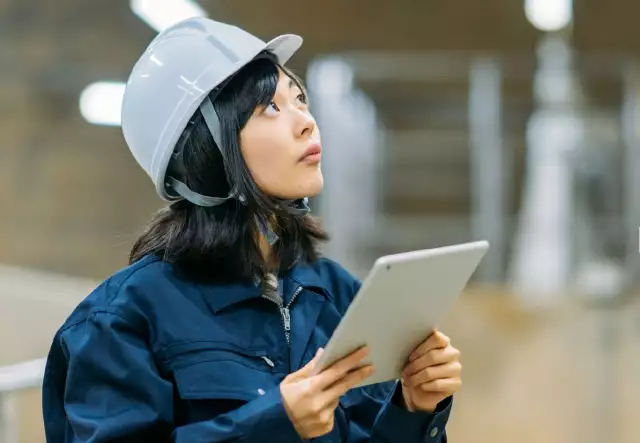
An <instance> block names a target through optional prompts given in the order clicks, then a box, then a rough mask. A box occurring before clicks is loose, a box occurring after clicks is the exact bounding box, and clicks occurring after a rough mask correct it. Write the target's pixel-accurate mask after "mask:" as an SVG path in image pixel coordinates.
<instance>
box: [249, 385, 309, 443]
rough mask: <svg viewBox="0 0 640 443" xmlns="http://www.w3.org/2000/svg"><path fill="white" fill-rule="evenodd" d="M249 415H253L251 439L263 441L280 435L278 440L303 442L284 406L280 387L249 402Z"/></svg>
mask: <svg viewBox="0 0 640 443" xmlns="http://www.w3.org/2000/svg"><path fill="white" fill-rule="evenodd" d="M244 407H248V408H249V409H250V410H248V411H247V417H252V418H254V420H252V423H251V425H250V431H249V432H247V433H248V434H249V440H250V441H254V440H253V439H255V441H262V440H263V439H264V438H265V437H266V436H268V435H271V436H275V435H277V436H278V441H283V442H296V443H298V442H303V440H302V439H301V438H300V436H299V435H298V432H297V431H296V428H295V427H294V426H293V423H292V422H291V419H290V418H289V415H288V414H287V411H286V409H285V407H284V403H283V400H282V394H281V393H280V389H279V388H274V389H271V390H269V391H267V392H266V393H265V394H264V395H263V396H262V397H260V398H258V399H256V400H254V401H251V402H249V403H247V404H246V405H245V406H244Z"/></svg>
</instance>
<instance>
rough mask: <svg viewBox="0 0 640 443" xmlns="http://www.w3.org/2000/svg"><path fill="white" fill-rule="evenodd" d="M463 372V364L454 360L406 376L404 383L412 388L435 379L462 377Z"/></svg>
mask: <svg viewBox="0 0 640 443" xmlns="http://www.w3.org/2000/svg"><path fill="white" fill-rule="evenodd" d="M461 373H462V365H461V364H460V362H458V361H452V362H449V363H445V364H442V365H437V366H429V367H428V368H424V369H423V370H421V371H420V372H418V373H416V374H414V375H412V376H410V377H405V379H404V385H405V386H406V387H409V388H412V387H415V386H418V385H422V384H424V383H429V382H431V381H433V380H438V379H447V378H452V377H460V374H461Z"/></svg>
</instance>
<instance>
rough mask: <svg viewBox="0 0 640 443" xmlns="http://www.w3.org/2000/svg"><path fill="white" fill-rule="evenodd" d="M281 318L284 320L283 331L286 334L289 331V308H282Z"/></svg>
mask: <svg viewBox="0 0 640 443" xmlns="http://www.w3.org/2000/svg"><path fill="white" fill-rule="evenodd" d="M282 318H283V319H284V330H285V331H287V332H289V331H291V314H290V312H289V308H287V307H284V308H282Z"/></svg>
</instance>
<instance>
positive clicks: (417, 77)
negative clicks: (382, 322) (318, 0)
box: [308, 36, 640, 300]
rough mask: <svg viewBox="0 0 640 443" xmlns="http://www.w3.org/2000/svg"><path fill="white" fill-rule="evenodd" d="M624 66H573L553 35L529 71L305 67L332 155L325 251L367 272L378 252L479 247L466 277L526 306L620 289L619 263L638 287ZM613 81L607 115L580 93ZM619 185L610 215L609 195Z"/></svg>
mask: <svg viewBox="0 0 640 443" xmlns="http://www.w3.org/2000/svg"><path fill="white" fill-rule="evenodd" d="M605 62H606V63H608V64H606V63H605ZM603 63H605V64H603ZM338 66H339V68H337V67H338ZM603 66H606V68H603ZM634 66H635V65H633V64H630V65H628V66H627V67H626V68H625V69H626V70H624V69H623V67H621V66H620V63H619V60H618V61H616V63H610V60H609V61H602V60H601V59H600V58H599V57H598V56H596V55H594V56H588V55H581V56H579V57H577V58H576V57H575V56H574V55H573V54H572V53H571V52H570V48H569V47H567V46H563V44H562V42H561V41H558V40H557V39H554V38H553V36H549V38H547V40H544V41H543V42H542V43H541V45H540V48H539V59H538V62H537V63H536V61H535V59H533V58H530V57H514V56H510V57H506V56H497V55H492V54H455V55H454V54H438V53H429V54H425V53H411V52H347V53H343V54H338V55H334V56H332V57H326V58H323V59H322V60H317V61H316V62H315V63H313V64H312V65H311V69H310V71H309V76H308V77H309V89H310V91H311V93H312V96H313V100H314V109H315V112H316V115H317V118H318V121H319V124H320V125H321V127H322V129H323V134H325V137H326V143H327V148H328V149H327V151H328V152H327V161H326V162H325V163H324V166H325V170H324V171H325V174H326V177H327V188H326V189H325V192H324V193H323V195H322V197H321V203H320V204H319V212H320V214H321V215H322V216H323V218H324V219H325V222H326V223H327V226H328V227H329V228H330V231H331V232H332V233H333V235H334V242H333V243H332V244H331V245H330V248H329V250H328V252H329V254H330V255H333V256H334V257H336V258H337V259H338V260H340V261H344V262H345V263H346V264H347V265H348V266H352V267H353V268H356V269H357V271H358V272H360V273H363V272H366V269H367V268H368V266H369V265H370V263H371V262H372V260H374V259H375V257H377V256H379V255H380V254H383V253H392V252H399V251H402V250H408V249H417V248H422V247H433V246H440V245H444V244H450V243H453V242H462V241H468V240H474V239H487V240H489V241H490V242H491V244H492V250H491V253H490V254H488V255H487V257H486V260H485V261H484V262H483V266H482V268H481V269H480V270H479V272H478V273H477V275H476V276H475V277H476V280H478V281H484V282H496V283H497V282H504V281H509V282H510V283H512V284H513V285H514V286H515V287H517V288H518V289H519V290H521V291H520V292H521V293H522V294H525V293H528V294H529V297H530V299H531V300H533V298H532V297H540V296H542V295H544V294H547V295H549V294H552V293H554V294H556V295H558V294H560V293H562V292H566V291H565V290H567V289H570V288H573V287H575V288H577V289H578V290H579V291H580V290H585V291H592V292H598V293H605V292H606V293H616V292H619V290H621V289H620V286H621V281H620V280H621V278H620V276H619V271H620V266H619V265H618V263H619V262H622V261H624V262H626V263H627V269H626V274H625V275H626V278H625V282H627V283H628V284H631V283H632V282H635V281H636V280H637V278H636V277H637V263H636V264H634V261H637V259H638V258H637V254H638V247H637V244H638V239H637V226H635V225H637V224H638V220H640V214H639V212H640V178H639V177H640V175H639V174H637V173H636V172H635V170H634V169H635V165H637V164H640V159H639V158H638V156H639V155H640V154H638V152H639V150H638V140H639V137H638V134H637V127H638V124H637V122H638V121H639V119H640V117H639V116H638V115H637V110H636V109H637V102H638V100H639V98H638V97H639V96H640V95H639V94H640V93H639V92H638V85H639V84H640V83H639V82H640V80H638V78H639V77H638V75H637V74H636V73H635V69H634ZM332 70H333V71H332ZM584 76H586V77H587V79H589V80H590V81H594V82H596V84H595V86H593V85H590V84H587V85H582V83H583V81H584V78H583V77H584ZM592 79H593V80H592ZM612 79H613V81H623V84H624V90H623V97H624V100H623V102H624V104H623V105H622V107H619V108H617V109H616V108H612V107H611V106H609V105H606V106H605V105H598V104H597V103H595V102H594V100H593V98H592V97H591V96H590V94H593V93H594V91H593V88H594V87H595V88H596V90H595V93H597V92H598V90H597V88H598V83H597V82H602V81H605V80H606V81H612ZM514 85H515V86H514ZM532 85H533V87H532ZM514 91H515V92H514ZM527 91H528V93H527ZM355 96H357V97H359V98H358V99H357V100H354V99H353V97H355ZM356 101H359V102H360V103H366V106H365V107H362V106H360V107H358V106H354V105H353V103H355V102H356ZM365 109H366V110H365ZM547 154H548V155H547ZM373 156H376V157H375V158H371V157H373ZM552 157H553V158H555V160H552ZM617 164H620V165H625V166H624V167H625V168H626V169H624V171H625V172H624V174H621V175H620V174H617V173H616V172H615V171H616V168H617V166H616V165H617ZM612 168H613V169H612ZM603 174H604V175H603ZM606 175H608V178H607V177H606ZM585 181H586V182H585ZM585 183H587V184H586V185H585ZM593 187H595V188H593ZM587 188H588V189H587ZM622 189H624V195H625V198H624V201H623V202H621V203H620V204H618V202H617V196H616V195H607V193H617V191H619V190H622ZM520 190H521V191H520ZM377 192H379V193H380V196H379V197H377V198H376V195H375V194H376V193H377ZM359 202H362V206H360V203H359ZM359 208H362V211H360V210H359ZM517 213H520V216H519V217H516V216H515V215H516V214H517ZM622 220H624V223H622V224H621V222H622ZM623 225H624V228H622V231H623V232H621V230H620V229H618V228H619V227H621V226H623ZM536 233H537V234H536ZM554 233H555V234H554ZM552 234H553V235H552ZM622 237H624V238H622ZM621 242H622V243H624V244H625V245H626V246H625V252H624V254H623V255H622V256H621V255H620V251H619V249H620V248H619V245H620V243H621ZM545 245H546V246H545ZM536 269H538V272H537V271H536ZM594 275H595V276H596V277H593V278H592V276H594ZM576 283H577V286H576Z"/></svg>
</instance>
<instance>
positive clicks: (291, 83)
mask: <svg viewBox="0 0 640 443" xmlns="http://www.w3.org/2000/svg"><path fill="white" fill-rule="evenodd" d="M292 88H296V89H300V87H299V86H298V83H297V82H296V81H295V80H294V79H292V78H291V77H289V76H288V75H287V73H286V72H284V71H283V70H282V69H280V68H278V91H281V92H286V91H287V90H289V89H292Z"/></svg>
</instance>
